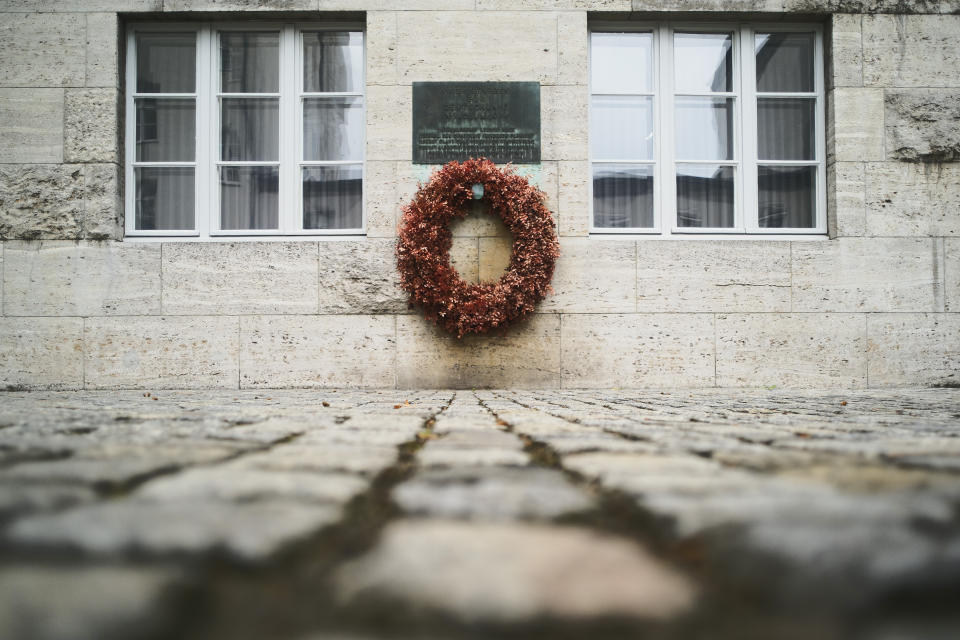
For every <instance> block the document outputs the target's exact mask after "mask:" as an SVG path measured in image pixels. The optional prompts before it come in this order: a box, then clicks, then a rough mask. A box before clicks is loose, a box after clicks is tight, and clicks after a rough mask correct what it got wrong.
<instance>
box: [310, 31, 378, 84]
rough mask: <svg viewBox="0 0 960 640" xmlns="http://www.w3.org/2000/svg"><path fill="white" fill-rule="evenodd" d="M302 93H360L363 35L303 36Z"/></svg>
mask: <svg viewBox="0 0 960 640" xmlns="http://www.w3.org/2000/svg"><path fill="white" fill-rule="evenodd" d="M303 90H304V91H306V92H308V93H309V92H314V93H324V92H359V91H362V90H363V34H361V33H358V32H343V31H319V32H312V33H310V32H307V33H304V34H303Z"/></svg>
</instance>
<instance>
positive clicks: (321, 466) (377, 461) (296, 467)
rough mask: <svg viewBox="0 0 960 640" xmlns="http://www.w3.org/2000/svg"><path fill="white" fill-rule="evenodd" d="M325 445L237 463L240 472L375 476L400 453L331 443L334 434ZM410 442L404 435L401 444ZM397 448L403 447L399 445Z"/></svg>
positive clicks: (289, 448)
mask: <svg viewBox="0 0 960 640" xmlns="http://www.w3.org/2000/svg"><path fill="white" fill-rule="evenodd" d="M318 435H320V437H319V438H317V439H318V440H322V441H323V440H325V441H324V444H303V443H301V442H300V441H299V440H298V441H297V442H294V443H290V444H286V445H284V446H280V447H274V448H273V449H271V450H270V451H265V452H263V453H258V454H253V455H247V456H244V457H243V458H241V459H240V460H238V461H237V462H236V463H234V466H235V467H237V468H252V469H264V470H269V471H311V472H316V471H323V472H332V471H342V472H348V473H361V474H365V475H375V474H376V473H378V472H380V471H381V470H383V469H385V468H387V467H389V466H390V465H391V464H393V463H394V462H396V459H397V449H396V447H395V446H389V445H387V444H367V443H364V444H340V443H331V441H332V440H333V439H334V438H335V436H334V435H332V434H330V435H329V437H328V438H326V439H324V438H323V435H325V434H318ZM405 439H407V435H406V434H403V435H402V436H401V437H400V438H399V440H401V441H403V440H405ZM396 444H399V442H397V443H396Z"/></svg>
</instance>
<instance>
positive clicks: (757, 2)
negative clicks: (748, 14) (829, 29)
mask: <svg viewBox="0 0 960 640" xmlns="http://www.w3.org/2000/svg"><path fill="white" fill-rule="evenodd" d="M632 6H633V10H634V11H781V10H782V4H781V0H633V3H632Z"/></svg>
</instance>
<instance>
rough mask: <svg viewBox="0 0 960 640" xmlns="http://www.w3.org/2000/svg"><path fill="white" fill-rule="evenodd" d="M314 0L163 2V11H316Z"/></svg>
mask: <svg viewBox="0 0 960 640" xmlns="http://www.w3.org/2000/svg"><path fill="white" fill-rule="evenodd" d="M316 9H317V3H316V0H164V2H163V10H164V11H316Z"/></svg>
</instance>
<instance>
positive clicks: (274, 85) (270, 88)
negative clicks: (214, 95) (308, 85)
mask: <svg viewBox="0 0 960 640" xmlns="http://www.w3.org/2000/svg"><path fill="white" fill-rule="evenodd" d="M220 91H221V92H222V93H277V92H278V91H280V34H279V33H238V32H227V31H221V32H220Z"/></svg>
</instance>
